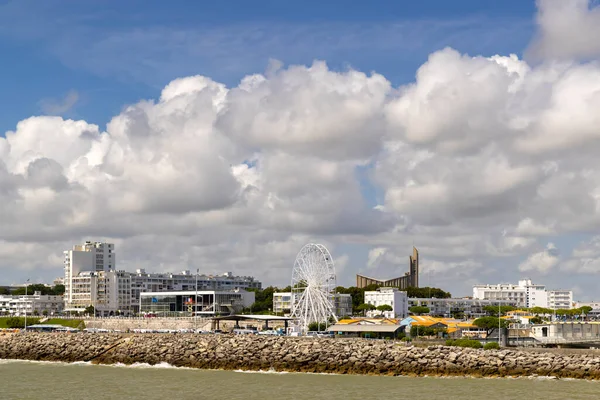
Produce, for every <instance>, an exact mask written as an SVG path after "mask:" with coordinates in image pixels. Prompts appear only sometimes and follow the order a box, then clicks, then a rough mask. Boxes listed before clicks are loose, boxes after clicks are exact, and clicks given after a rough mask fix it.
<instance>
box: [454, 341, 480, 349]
mask: <svg viewBox="0 0 600 400" xmlns="http://www.w3.org/2000/svg"><path fill="white" fill-rule="evenodd" d="M446 346H458V347H469V348H471V349H481V348H482V347H483V346H482V345H481V343H480V342H479V341H478V340H473V339H448V340H446Z"/></svg>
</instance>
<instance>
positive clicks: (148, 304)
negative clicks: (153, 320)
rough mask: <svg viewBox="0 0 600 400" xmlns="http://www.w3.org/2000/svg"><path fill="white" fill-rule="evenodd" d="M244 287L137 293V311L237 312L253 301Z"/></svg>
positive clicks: (165, 313)
mask: <svg viewBox="0 0 600 400" xmlns="http://www.w3.org/2000/svg"><path fill="white" fill-rule="evenodd" d="M254 299H255V293H254V292H248V291H246V290H230V291H215V290H202V291H197V292H196V291H179V292H143V293H140V312H141V313H145V314H156V315H158V316H192V315H202V316H215V315H230V314H236V313H240V312H241V311H242V310H243V309H244V308H248V307H250V306H251V305H252V303H254Z"/></svg>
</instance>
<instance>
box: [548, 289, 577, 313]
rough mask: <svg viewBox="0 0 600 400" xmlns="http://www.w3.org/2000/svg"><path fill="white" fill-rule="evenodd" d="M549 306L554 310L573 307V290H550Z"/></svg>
mask: <svg viewBox="0 0 600 400" xmlns="http://www.w3.org/2000/svg"><path fill="white" fill-rule="evenodd" d="M548 308H551V309H553V310H560V309H563V310H567V309H570V308H573V292H572V291H571V290H549V291H548Z"/></svg>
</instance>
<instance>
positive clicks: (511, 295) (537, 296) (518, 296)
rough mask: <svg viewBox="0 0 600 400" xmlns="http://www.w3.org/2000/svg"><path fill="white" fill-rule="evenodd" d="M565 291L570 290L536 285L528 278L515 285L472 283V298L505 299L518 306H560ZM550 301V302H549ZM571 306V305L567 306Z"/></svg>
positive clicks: (571, 299)
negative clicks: (556, 289) (555, 289)
mask: <svg viewBox="0 0 600 400" xmlns="http://www.w3.org/2000/svg"><path fill="white" fill-rule="evenodd" d="M565 292H570V291H552V290H547V289H546V286H544V285H536V284H533V283H532V282H531V280H530V279H523V280H520V281H519V283H518V284H517V285H513V284H504V283H503V284H497V285H474V286H473V298H474V299H480V300H507V301H514V302H515V303H516V304H517V306H518V307H528V308H531V307H543V308H552V306H553V305H556V304H558V302H560V303H561V304H560V305H561V308H562V307H564V305H563V303H564V301H563V300H564V296H563V294H564V293H565ZM551 301H552V304H551ZM572 301H573V294H572V292H571V295H570V302H569V304H572ZM568 308H571V305H569V306H568Z"/></svg>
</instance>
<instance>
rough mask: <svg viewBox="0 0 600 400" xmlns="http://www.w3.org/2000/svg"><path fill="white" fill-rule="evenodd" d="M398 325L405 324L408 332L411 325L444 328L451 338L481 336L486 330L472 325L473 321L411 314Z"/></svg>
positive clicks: (484, 334)
mask: <svg viewBox="0 0 600 400" xmlns="http://www.w3.org/2000/svg"><path fill="white" fill-rule="evenodd" d="M400 325H403V326H406V331H407V332H410V331H411V328H412V327H413V326H415V327H418V328H437V329H438V330H440V331H441V330H444V331H445V332H446V335H447V336H450V337H452V338H461V337H472V338H483V337H485V336H486V330H485V329H481V328H479V327H477V326H475V325H473V321H463V320H459V319H454V318H439V317H432V316H429V315H419V316H417V315H412V316H410V317H407V318H405V319H403V320H402V321H401V322H400ZM417 332H418V330H417Z"/></svg>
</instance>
